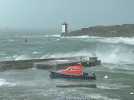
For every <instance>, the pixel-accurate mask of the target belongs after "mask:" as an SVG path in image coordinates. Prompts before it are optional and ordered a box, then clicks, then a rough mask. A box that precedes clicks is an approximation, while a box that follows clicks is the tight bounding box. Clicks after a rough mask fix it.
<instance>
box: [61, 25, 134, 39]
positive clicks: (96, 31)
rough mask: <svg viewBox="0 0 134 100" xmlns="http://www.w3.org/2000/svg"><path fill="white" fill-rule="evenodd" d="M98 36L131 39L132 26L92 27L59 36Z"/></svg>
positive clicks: (133, 32) (133, 30)
mask: <svg viewBox="0 0 134 100" xmlns="http://www.w3.org/2000/svg"><path fill="white" fill-rule="evenodd" d="M82 35H87V36H99V37H132V36H134V24H122V25H111V26H103V25H99V26H93V27H88V28H81V29H80V30H75V31H71V32H69V33H62V34H61V36H82Z"/></svg>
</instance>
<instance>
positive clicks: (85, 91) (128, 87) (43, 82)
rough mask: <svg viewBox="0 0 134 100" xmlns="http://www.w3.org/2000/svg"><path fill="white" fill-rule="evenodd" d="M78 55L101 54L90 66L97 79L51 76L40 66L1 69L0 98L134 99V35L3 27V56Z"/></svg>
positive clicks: (0, 46)
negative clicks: (15, 30) (12, 30)
mask: <svg viewBox="0 0 134 100" xmlns="http://www.w3.org/2000/svg"><path fill="white" fill-rule="evenodd" d="M74 56H89V57H94V56H96V57H98V59H99V60H101V62H102V64H101V65H98V66H95V67H85V71H89V72H94V73H95V74H96V80H89V81H82V80H65V79H50V78H49V71H48V70H41V69H36V68H29V69H23V70H22V69H20V70H19V69H12V70H6V71H0V100H134V37H95V36H72V37H61V36H60V33H56V34H55V33H54V34H52V33H51V34H49V33H0V61H10V60H26V59H43V58H55V57H57V58H58V57H74ZM59 85H70V87H58V86H59ZM71 85H76V86H74V87H73V86H71ZM77 85H82V86H77ZM84 85H85V86H84ZM87 85H89V86H87ZM93 85H94V86H93Z"/></svg>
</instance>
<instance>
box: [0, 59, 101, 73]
mask: <svg viewBox="0 0 134 100" xmlns="http://www.w3.org/2000/svg"><path fill="white" fill-rule="evenodd" d="M86 58H87V57H64V58H47V59H30V60H16V61H1V62H0V70H1V71H2V70H9V69H27V68H33V67H35V68H39V69H53V68H54V69H58V68H61V67H64V66H68V65H73V64H76V63H83V64H84V65H94V66H95V65H97V64H100V61H99V60H97V58H96V57H88V58H89V59H88V60H87V59H86ZM98 62H99V63H98Z"/></svg>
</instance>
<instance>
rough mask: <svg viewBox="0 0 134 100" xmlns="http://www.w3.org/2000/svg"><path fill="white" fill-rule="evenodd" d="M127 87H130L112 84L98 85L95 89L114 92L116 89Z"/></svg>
mask: <svg viewBox="0 0 134 100" xmlns="http://www.w3.org/2000/svg"><path fill="white" fill-rule="evenodd" d="M129 87H131V86H129V85H123V84H120V83H118V84H116V83H114V84H110V83H109V84H106V83H98V84H97V88H99V89H110V90H111V89H114V90H116V89H121V88H129Z"/></svg>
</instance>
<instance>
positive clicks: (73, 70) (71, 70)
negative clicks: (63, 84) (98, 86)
mask: <svg viewBox="0 0 134 100" xmlns="http://www.w3.org/2000/svg"><path fill="white" fill-rule="evenodd" d="M83 70H84V67H83V65H81V64H76V65H73V66H67V68H66V69H61V70H58V71H51V72H50V78H67V79H84V80H91V79H96V75H95V73H92V74H88V73H85V72H84V71H83Z"/></svg>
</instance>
